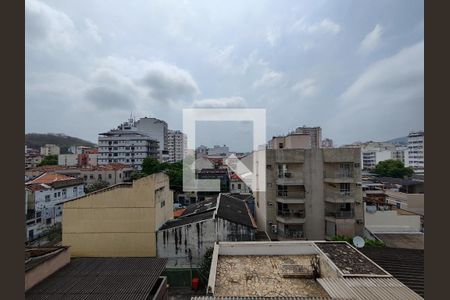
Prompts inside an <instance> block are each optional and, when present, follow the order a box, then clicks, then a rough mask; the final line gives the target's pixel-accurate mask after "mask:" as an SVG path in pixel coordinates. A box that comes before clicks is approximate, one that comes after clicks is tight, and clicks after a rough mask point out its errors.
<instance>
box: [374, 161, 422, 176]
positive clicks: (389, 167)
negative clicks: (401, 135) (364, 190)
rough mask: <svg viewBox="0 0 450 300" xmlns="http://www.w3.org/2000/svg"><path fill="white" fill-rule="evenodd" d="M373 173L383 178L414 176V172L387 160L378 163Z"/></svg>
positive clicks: (396, 162) (400, 163)
mask: <svg viewBox="0 0 450 300" xmlns="http://www.w3.org/2000/svg"><path fill="white" fill-rule="evenodd" d="M374 173H375V174H377V175H379V176H384V177H394V178H403V177H405V176H406V177H411V176H412V175H413V174H414V170H413V169H412V168H410V167H405V165H404V164H403V163H402V162H401V161H399V160H395V159H388V160H385V161H380V162H379V163H378V164H377V165H376V166H375V170H374Z"/></svg>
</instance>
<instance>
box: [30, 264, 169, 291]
mask: <svg viewBox="0 0 450 300" xmlns="http://www.w3.org/2000/svg"><path fill="white" fill-rule="evenodd" d="M166 262H167V260H166V259H161V258H154V257H120V258H87V257H86V258H74V259H72V261H71V262H70V263H69V264H68V265H66V266H65V267H63V268H62V269H61V270H59V271H57V272H55V273H53V274H52V275H51V276H49V277H48V278H46V279H45V280H44V281H42V282H41V283H39V284H38V285H36V286H34V287H33V288H32V289H30V290H29V291H28V292H26V294H25V297H26V299H147V297H148V295H149V293H150V292H151V290H152V288H153V286H154V285H155V283H156V281H157V280H158V278H159V276H160V275H161V273H162V272H163V270H164V269H165V265H166Z"/></svg>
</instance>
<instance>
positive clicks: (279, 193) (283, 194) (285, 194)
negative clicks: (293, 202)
mask: <svg viewBox="0 0 450 300" xmlns="http://www.w3.org/2000/svg"><path fill="white" fill-rule="evenodd" d="M277 197H279V198H286V199H305V193H301V192H288V191H277Z"/></svg>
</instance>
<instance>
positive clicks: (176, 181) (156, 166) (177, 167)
mask: <svg viewBox="0 0 450 300" xmlns="http://www.w3.org/2000/svg"><path fill="white" fill-rule="evenodd" d="M158 172H164V173H166V174H167V176H169V182H170V188H171V189H172V190H176V191H181V190H182V189H183V163H182V162H175V163H160V162H159V161H158V160H156V159H154V158H152V157H147V158H145V159H144V162H143V163H142V172H140V173H142V174H139V173H137V174H135V175H134V178H133V177H132V178H133V180H136V179H139V178H141V177H144V176H146V175H152V174H154V173H158ZM142 175H143V176H142Z"/></svg>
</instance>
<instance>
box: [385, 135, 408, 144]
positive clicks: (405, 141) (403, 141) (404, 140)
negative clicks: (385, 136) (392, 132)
mask: <svg viewBox="0 0 450 300" xmlns="http://www.w3.org/2000/svg"><path fill="white" fill-rule="evenodd" d="M386 143H392V144H395V145H407V144H408V137H407V136H402V137H398V138H395V139H391V140H389V141H386Z"/></svg>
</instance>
